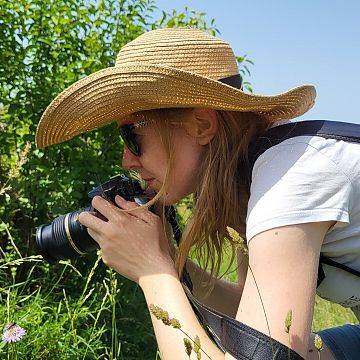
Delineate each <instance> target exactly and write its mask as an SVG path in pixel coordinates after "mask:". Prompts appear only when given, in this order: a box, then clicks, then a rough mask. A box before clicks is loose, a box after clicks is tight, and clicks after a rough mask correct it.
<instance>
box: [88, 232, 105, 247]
mask: <svg viewBox="0 0 360 360" xmlns="http://www.w3.org/2000/svg"><path fill="white" fill-rule="evenodd" d="M87 232H88V233H89V235H90V236H91V237H92V238H93V239H94V240H95V241H96V242H97V243H98V244H99V246H100V244H101V240H102V238H101V235H100V234H99V233H98V232H97V231H95V230H92V229H91V228H87Z"/></svg>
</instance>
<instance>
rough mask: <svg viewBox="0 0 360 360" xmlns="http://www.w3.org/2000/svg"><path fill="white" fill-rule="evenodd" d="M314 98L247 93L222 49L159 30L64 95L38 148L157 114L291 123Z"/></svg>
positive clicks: (311, 91)
mask: <svg viewBox="0 0 360 360" xmlns="http://www.w3.org/2000/svg"><path fill="white" fill-rule="evenodd" d="M315 96H316V92H315V88H314V86H312V85H303V86H299V87H296V88H294V89H291V90H289V91H287V92H285V93H281V94H278V95H274V96H263V95H253V94H248V93H245V92H243V91H242V79H241V76H240V74H239V69H238V67H237V61H236V57H235V55H234V53H233V50H232V49H231V47H230V45H229V44H228V43H227V42H225V41H223V40H221V39H219V38H217V37H214V36H211V35H210V34H208V33H207V32H205V31H202V30H198V29H194V28H190V27H182V28H163V29H156V30H152V31H148V32H146V33H143V34H142V35H140V36H138V37H137V38H136V39H134V40H133V41H131V42H129V43H127V44H126V45H125V46H123V47H122V48H121V49H120V51H119V53H118V55H117V58H116V63H115V66H112V67H108V68H105V69H102V70H99V71H96V72H95V73H93V74H91V75H89V76H86V77H84V78H82V79H80V80H78V81H76V82H75V83H74V84H72V85H71V86H69V87H68V88H66V89H65V90H63V91H62V92H61V93H60V94H59V95H58V96H57V97H56V98H55V99H54V100H53V101H52V102H51V103H50V105H49V106H48V107H47V109H46V110H45V112H44V113H43V115H42V117H41V119H40V122H39V124H38V127H37V130H36V146H37V147H39V148H44V147H46V146H49V145H52V144H58V143H61V142H63V141H66V140H69V139H71V138H73V137H74V136H76V135H78V134H81V133H84V132H87V131H91V130H93V129H96V128H99V127H102V126H105V125H107V124H110V123H111V122H113V121H120V120H121V119H123V120H124V121H125V118H124V117H126V115H129V114H130V113H133V112H137V111H140V110H148V109H156V108H169V107H204V108H213V109H219V110H231V111H251V112H256V113H259V114H261V115H263V116H265V117H267V118H271V119H274V120H284V119H292V118H294V117H297V116H300V115H302V114H304V113H305V112H306V111H308V110H309V109H310V108H311V107H312V106H313V104H314V100H315Z"/></svg>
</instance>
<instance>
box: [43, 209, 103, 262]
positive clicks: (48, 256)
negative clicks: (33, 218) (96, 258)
mask: <svg viewBox="0 0 360 360" xmlns="http://www.w3.org/2000/svg"><path fill="white" fill-rule="evenodd" d="M82 211H90V208H85V209H84V210H78V211H74V212H71V213H68V214H66V215H61V216H59V217H57V218H56V219H55V220H54V221H53V222H52V223H51V224H49V225H41V226H39V227H38V228H37V230H36V245H37V247H38V249H39V251H40V253H41V255H42V256H43V257H44V259H45V260H46V261H48V262H50V263H54V262H57V261H59V260H65V259H73V258H76V257H78V256H80V255H85V254H87V253H89V252H91V251H93V250H95V249H98V248H99V246H98V244H97V243H96V241H95V240H94V239H93V238H92V237H91V236H90V235H89V233H88V232H87V228H86V227H85V226H83V225H82V224H81V223H80V222H79V221H78V220H77V217H78V215H79V214H80V213H81V212H82Z"/></svg>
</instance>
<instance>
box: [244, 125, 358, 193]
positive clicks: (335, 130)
mask: <svg viewBox="0 0 360 360" xmlns="http://www.w3.org/2000/svg"><path fill="white" fill-rule="evenodd" d="M303 135H313V136H315V135H316V136H321V137H323V138H326V139H337V140H343V141H348V142H356V143H360V125H359V124H353V123H347V122H341V121H329V120H307V121H299V122H293V123H288V124H282V125H278V126H275V127H273V128H270V129H268V130H267V131H266V133H265V134H263V135H262V136H260V137H258V138H256V139H255V140H254V141H253V142H251V143H250V145H249V162H248V163H247V164H244V165H245V167H246V168H247V182H248V187H249V188H250V184H251V175H252V170H253V167H254V164H255V161H256V159H257V158H258V157H259V156H260V155H261V154H262V153H263V152H265V151H266V150H267V149H269V148H271V147H272V146H274V145H277V144H279V143H281V142H283V141H284V140H286V139H289V138H292V137H295V136H303Z"/></svg>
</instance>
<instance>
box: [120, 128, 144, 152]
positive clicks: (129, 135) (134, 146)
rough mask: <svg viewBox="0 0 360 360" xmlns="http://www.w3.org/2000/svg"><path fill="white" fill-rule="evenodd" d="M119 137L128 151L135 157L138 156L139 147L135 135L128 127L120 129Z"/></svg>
mask: <svg viewBox="0 0 360 360" xmlns="http://www.w3.org/2000/svg"><path fill="white" fill-rule="evenodd" d="M120 135H121V137H122V139H123V141H124V143H125V145H126V146H127V147H128V149H129V150H130V151H131V152H132V153H133V154H134V155H136V156H139V155H140V146H139V144H138V143H137V141H136V138H135V134H134V133H133V132H132V127H131V126H130V125H123V126H121V127H120Z"/></svg>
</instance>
